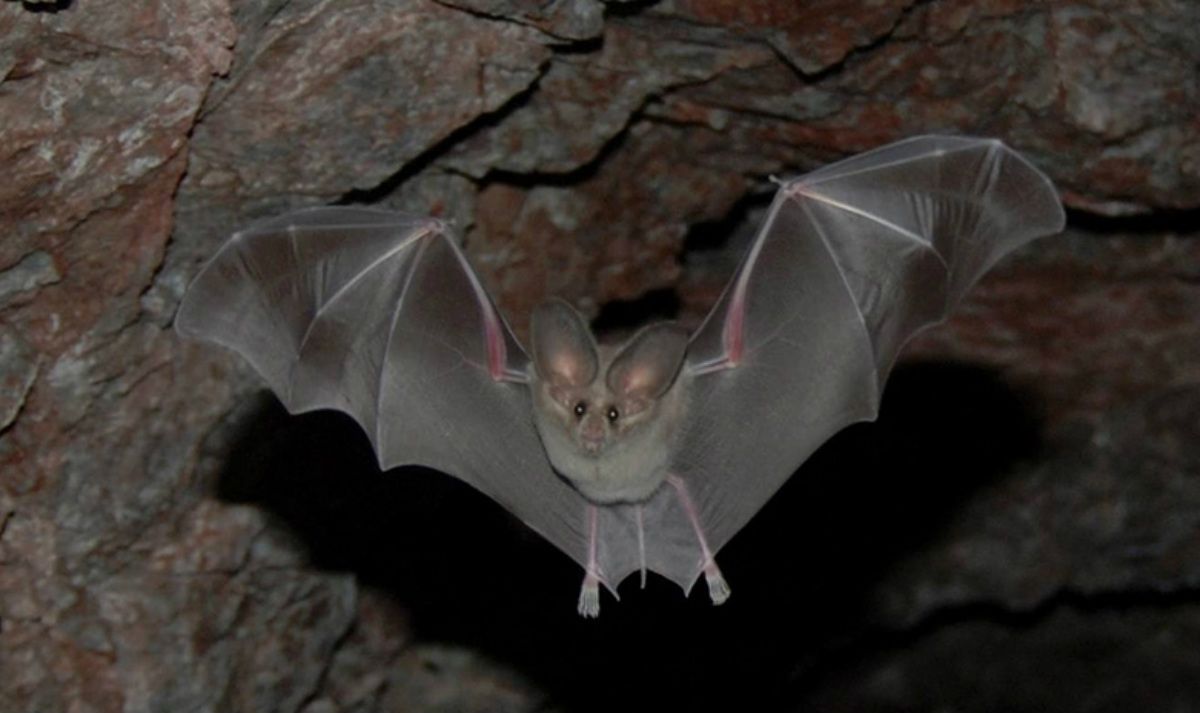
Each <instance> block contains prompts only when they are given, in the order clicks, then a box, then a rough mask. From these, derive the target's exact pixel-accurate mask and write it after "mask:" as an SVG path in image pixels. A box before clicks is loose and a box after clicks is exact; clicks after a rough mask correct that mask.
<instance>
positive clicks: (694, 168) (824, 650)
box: [0, 0, 1200, 713]
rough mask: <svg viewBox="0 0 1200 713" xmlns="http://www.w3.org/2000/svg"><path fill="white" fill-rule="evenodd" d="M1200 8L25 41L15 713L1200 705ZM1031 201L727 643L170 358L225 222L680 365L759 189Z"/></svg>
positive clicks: (355, 6) (301, 28)
mask: <svg viewBox="0 0 1200 713" xmlns="http://www.w3.org/2000/svg"><path fill="white" fill-rule="evenodd" d="M1198 22H1200V9H1198V8H1197V6H1196V5H1195V4H1194V3H1187V2H1183V1H1182V0H1175V1H1172V0H1134V1H1127V0H1120V1H1118V0H1079V1H1078V2H1070V3H1055V4H1033V5H1030V4H1028V3H1017V2H1011V0H931V1H928V2H911V1H903V0H900V1H883V2H865V1H864V2H859V3H831V2H810V3H791V2H774V1H772V0H753V1H752V2H724V1H722V0H663V1H662V2H646V3H644V2H630V3H618V2H610V3H601V2H598V1H597V0H561V1H559V2H551V3H528V2H518V1H516V0H511V1H510V0H495V1H492V0H444V1H443V2H432V1H429V0H395V1H392V2H385V1H384V0H353V1H352V2H342V1H340V0H339V1H338V2H333V1H331V0H256V1H249V2H238V3H229V2H224V1H223V0H203V1H201V2H183V0H155V1H154V2H148V3H96V2H87V1H86V0H81V1H79V2H57V3H50V2H13V1H11V0H6V1H5V2H3V3H0V160H2V161H3V164H4V165H5V167H6V169H7V172H6V181H5V182H4V184H3V186H0V215H2V216H3V225H4V226H5V227H6V230H5V234H4V237H3V240H2V241H0V690H2V691H3V692H4V696H3V697H2V698H0V711H5V712H7V711H10V710H11V711H43V710H80V711H110V710H111V711H116V710H122V711H161V710H198V711H205V710H212V711H216V710H221V711H227V710H246V711H306V712H307V713H336V712H341V711H356V712H366V711H382V710H396V709H403V710H511V711H522V710H543V711H544V710H555V709H563V710H581V709H593V708H594V709H605V710H611V709H613V708H614V707H616V708H620V709H624V708H627V707H629V706H630V705H632V702H633V701H639V702H642V703H645V704H647V705H649V704H655V703H658V704H661V705H665V706H670V707H671V708H677V707H681V706H684V705H687V704H692V705H695V706H701V707H713V706H716V705H719V704H724V705H725V707H727V708H733V709H746V708H747V707H750V708H758V709H761V708H764V707H773V708H776V709H789V710H790V709H796V710H807V709H811V708H818V709H823V710H843V709H845V710H851V709H854V710H858V709H871V710H878V709H883V710H929V709H932V708H945V709H949V708H954V709H963V710H973V709H1004V710H1027V709H1028V710H1035V709H1038V710H1040V709H1055V710H1087V711H1092V710H1131V709H1164V710H1165V709H1171V710H1187V709H1189V706H1194V705H1195V701H1196V700H1197V699H1198V698H1200V692H1198V691H1196V690H1195V681H1196V680H1198V679H1197V676H1196V674H1197V671H1196V670H1195V660H1196V659H1195V657H1194V652H1195V649H1196V637H1197V636H1198V635H1200V625H1198V623H1197V613H1196V605H1197V602H1198V601H1200V594H1198V592H1200V590H1198V589H1197V587H1198V582H1200V540H1198V539H1197V538H1198V537H1200V536H1198V535H1197V533H1198V532H1200V528H1198V527H1197V525H1198V524H1200V450H1198V445H1197V444H1198V443H1200V434H1198V433H1197V424H1198V423H1200V295H1198V294H1197V292H1198V290H1200V288H1198V277H1200V247H1198V246H1200V243H1198V240H1200V237H1198V235H1200V222H1198V221H1197V220H1196V215H1197V211H1198V210H1200V124H1197V123H1196V120H1195V117H1196V116H1197V115H1198V113H1200V112H1198V110H1200V79H1198V77H1197V74H1196V72H1195V67H1196V66H1197V64H1198V63H1200V46H1198V45H1197V44H1196V43H1195V42H1194V38H1193V36H1192V34H1193V28H1195V27H1196V26H1197V23H1198ZM933 131H959V132H969V133H977V134H993V135H999V136H1002V137H1004V138H1005V139H1006V140H1008V141H1009V142H1010V143H1011V144H1012V145H1014V146H1015V147H1017V148H1018V149H1020V150H1022V151H1023V152H1025V153H1026V154H1027V155H1029V156H1030V157H1031V158H1032V159H1033V160H1034V161H1035V162H1037V163H1038V164H1039V165H1041V166H1043V167H1044V168H1045V169H1046V170H1047V171H1048V172H1049V173H1050V174H1051V175H1052V176H1053V178H1054V179H1055V180H1056V181H1057V183H1058V184H1059V186H1060V187H1061V188H1062V191H1063V195H1064V199H1065V201H1066V203H1067V204H1068V206H1069V207H1071V208H1072V209H1073V212H1072V216H1071V217H1072V227H1071V229H1070V230H1069V232H1068V235H1066V236H1065V237H1062V238H1058V239H1054V240H1046V241H1042V242H1040V243H1035V244H1034V245H1031V246H1030V247H1029V248H1027V249H1026V250H1024V251H1022V253H1021V254H1019V255H1017V256H1015V257H1014V258H1013V259H1011V260H1008V261H1006V262H1005V263H1004V264H1003V265H1002V266H1001V267H1000V268H999V269H998V270H997V271H996V272H995V273H994V274H993V275H991V276H989V278H987V279H986V280H985V281H984V283H983V284H982V285H981V286H980V287H979V289H978V290H977V291H976V292H975V293H974V295H973V296H972V298H971V299H970V300H969V301H968V303H967V304H966V305H964V309H963V310H962V312H961V314H960V315H959V316H958V317H956V318H955V319H954V320H953V321H952V322H951V323H950V324H949V325H947V326H946V327H945V328H943V329H940V330H937V331H934V332H930V333H928V334H926V335H924V336H923V337H922V338H921V339H920V340H918V342H917V343H915V344H913V345H912V347H911V349H910V350H909V352H908V363H907V364H906V365H904V366H902V367H901V368H900V369H898V371H897V373H896V375H895V379H894V380H893V383H892V386H891V387H890V388H889V392H888V394H887V397H886V399H885V404H884V411H883V414H882V416H881V419H880V421H879V423H878V424H875V425H868V426H860V427H855V428H852V429H849V430H848V431H847V432H846V433H845V434H843V435H841V436H839V437H837V438H835V439H834V441H833V442H831V443H830V445H829V446H828V447H827V448H825V449H823V450H822V451H821V452H820V453H819V454H818V455H817V457H816V458H814V459H813V460H812V462H810V463H809V464H808V465H806V466H805V467H804V468H802V470H801V472H800V474H799V476H798V477H796V478H793V479H792V481H791V482H790V483H789V484H788V485H787V486H786V487H785V488H784V489H783V490H782V491H781V492H780V494H779V495H778V496H777V497H776V498H775V499H774V500H773V501H772V502H771V503H770V504H769V505H768V506H767V508H765V509H764V511H763V512H762V514H761V515H760V516H759V517H758V518H756V520H755V521H754V522H752V523H751V525H750V526H748V527H747V528H746V530H745V531H744V532H743V533H742V534H740V535H739V536H738V537H737V538H735V540H734V541H733V542H732V543H731V544H730V546H729V547H728V548H726V550H725V551H724V552H723V553H722V556H721V559H722V563H723V566H724V568H725V570H726V574H727V575H728V576H729V578H730V580H731V582H732V583H733V586H734V589H735V591H736V593H737V594H736V596H735V597H734V598H733V599H732V600H731V602H730V603H729V604H728V605H727V606H726V607H724V608H722V609H720V610H711V609H710V608H709V607H708V605H707V602H705V601H703V596H702V595H699V594H698V595H697V596H696V597H693V598H692V599H688V600H683V599H681V598H680V597H679V595H678V592H676V591H673V590H672V589H670V588H669V587H667V586H666V585H664V584H663V583H662V582H660V581H657V580H653V579H652V580H651V582H650V586H649V588H648V589H647V590H646V591H644V592H643V591H639V590H638V589H637V588H636V586H635V585H632V584H631V583H626V585H625V586H624V587H623V588H622V590H621V591H622V595H623V597H622V602H621V603H620V604H616V603H611V602H610V603H606V605H605V616H604V618H602V619H601V620H600V621H599V622H582V621H580V620H578V618H577V617H575V615H574V612H573V601H574V594H575V591H574V590H575V588H576V586H577V584H578V576H579V575H578V572H577V571H575V569H574V567H573V566H572V565H571V564H570V563H569V562H565V561H564V560H565V558H563V557H562V556H561V555H559V554H558V553H556V552H555V551H553V549H552V548H550V547H549V546H548V545H546V544H545V543H543V542H541V541H540V540H539V539H538V538H537V537H536V536H535V535H533V534H531V533H529V532H528V531H527V530H525V529H524V528H523V527H521V526H520V525H519V524H516V523H514V522H512V521H511V519H510V518H508V517H507V516H506V515H505V514H504V513H503V512H502V511H500V509H499V508H497V507H495V506H494V505H493V504H491V503H489V502H488V501H486V499H485V498H483V497H482V496H479V495H477V494H475V493H473V492H472V491H470V490H469V489H467V488H465V487H464V486H461V484H458V483H457V482H455V481H452V480H450V479H448V478H445V477H444V476H441V475H438V474H433V473H428V472H424V471H417V470H413V471H407V472H404V473H395V474H388V475H387V476H383V475H381V474H379V473H378V472H377V471H375V470H374V467H373V464H372V458H371V456H370V454H369V453H368V452H367V450H366V446H365V439H363V438H362V437H361V435H360V434H358V432H357V429H356V427H354V426H353V425H352V424H349V423H347V422H346V421H345V420H344V419H340V418H338V417H335V416H322V415H314V416H310V417H305V418H287V417H285V416H284V415H283V414H281V413H279V411H278V407H277V406H274V405H272V403H271V401H270V400H269V399H263V398H261V397H257V398H256V397H254V396H252V395H251V394H252V392H255V391H257V390H258V388H259V384H258V382H257V380H256V379H255V378H254V377H253V375H251V374H250V373H249V372H248V371H247V369H246V368H245V366H244V365H242V364H240V363H238V362H236V361H235V360H234V359H232V358H231V357H229V356H228V355H225V354H221V353H217V352H216V351H215V350H212V349H210V348H208V347H205V346H202V345H192V344H182V343H180V342H179V341H178V340H177V339H176V338H175V337H174V336H173V334H172V333H171V332H170V331H169V325H170V322H171V318H172V315H173V312H174V309H175V307H176V305H177V303H178V299H179V296H180V295H181V294H182V292H183V289H184V287H185V285H186V284H187V280H188V279H189V278H190V277H191V275H193V274H194V273H195V270H196V269H197V268H198V265H199V262H200V261H201V260H202V259H203V258H204V257H206V256H207V255H208V254H210V253H211V252H212V251H213V250H214V249H215V247H216V246H217V245H218V244H219V243H220V241H221V240H223V239H224V237H225V236H226V235H227V234H228V233H229V231H230V230H232V229H233V228H234V227H235V226H237V225H241V224H244V223H246V222H248V221H250V220H252V219H254V218H256V217H259V216H263V215H267V214H272V213H276V212H279V211H281V210H284V209H286V208H289V207H294V206H298V205H305V204H314V203H328V202H336V201H342V202H355V203H371V204H378V205H383V206H391V207H401V208H405V209H409V210H415V211H420V212H426V213H432V214H436V215H440V216H444V217H447V218H451V219H453V220H454V221H455V223H456V224H457V225H458V226H459V228H460V230H461V232H463V234H464V235H465V239H466V246H467V250H468V252H469V255H470V257H471V259H472V260H473V261H474V262H475V264H476V265H477V267H478V269H479V271H480V272H481V274H482V275H483V279H484V280H485V281H486V282H487V284H488V285H489V287H490V288H491V289H493V290H494V292H495V294H496V295H497V297H498V301H499V302H500V304H501V305H502V307H503V308H504V309H505V311H506V313H507V314H508V315H509V316H510V317H511V318H512V321H513V323H514V324H515V325H516V326H517V328H518V330H521V329H523V328H524V315H526V314H527V313H528V308H529V307H530V306H532V305H533V304H534V303H536V302H537V301H539V300H540V299H542V298H543V297H544V296H545V295H547V294H559V295H562V296H564V297H566V298H568V299H570V300H571V301H573V302H575V303H576V304H578V305H580V306H581V307H582V308H583V309H585V310H586V311H587V312H588V313H589V314H591V315H594V316H596V317H597V320H598V322H599V323H602V324H606V325H609V326H612V327H616V328H622V327H629V326H631V325H633V324H635V323H636V322H638V321H639V320H644V319H646V318H647V317H651V316H672V315H676V316H678V317H679V318H680V319H682V320H684V321H685V322H688V323H691V324H695V323H696V322H697V321H698V320H699V319H700V318H701V317H702V315H703V313H704V310H705V309H706V308H707V307H708V305H710V304H712V301H713V300H714V299H715V297H716V294H717V293H718V291H719V290H720V289H721V287H722V285H723V283H724V280H725V279H726V278H727V277H728V275H729V273H730V271H731V270H732V268H733V265H734V264H735V263H736V260H737V256H738V248H739V247H740V246H741V245H743V244H744V241H745V240H746V239H747V236H748V234H749V232H750V231H752V229H753V225H754V222H755V220H756V218H757V217H758V216H759V215H760V214H761V211H762V208H763V206H764V204H765V200H766V199H767V198H768V197H769V189H770V186H769V184H768V183H767V181H766V180H765V179H766V177H767V176H768V175H769V174H772V173H787V172H795V171H802V170H806V169H808V168H811V167H814V166H816V165H818V164H821V163H824V162H826V161H829V160H832V159H835V158H837V157H839V156H841V155H844V154H846V153H849V152H854V151H859V150H862V149H865V148H869V147H871V146H874V145H876V144H879V143H883V142H886V141H890V140H894V139H897V138H901V137H903V136H906V135H909V134H913V133H920V132H933Z"/></svg>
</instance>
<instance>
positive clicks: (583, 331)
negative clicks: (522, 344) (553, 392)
mask: <svg viewBox="0 0 1200 713" xmlns="http://www.w3.org/2000/svg"><path fill="white" fill-rule="evenodd" d="M530 331H531V332H532V338H533V364H534V367H536V368H537V372H538V375H539V376H541V377H542V378H543V379H545V380H546V381H548V382H550V383H551V384H552V385H554V386H560V387H568V386H586V385H588V384H590V383H592V381H593V380H594V379H595V378H596V372H597V371H599V370H600V359H599V357H598V356H597V355H596V345H595V343H594V342H593V341H592V333H591V330H589V329H588V326H587V323H585V322H584V321H583V317H582V316H581V315H580V314H579V313H578V312H576V311H575V308H574V307H572V306H571V305H569V304H567V303H566V302H564V301H562V300H560V299H554V300H551V301H549V302H544V303H542V304H541V305H539V306H538V307H537V309H535V310H534V311H533V320H532V324H531V327H530Z"/></svg>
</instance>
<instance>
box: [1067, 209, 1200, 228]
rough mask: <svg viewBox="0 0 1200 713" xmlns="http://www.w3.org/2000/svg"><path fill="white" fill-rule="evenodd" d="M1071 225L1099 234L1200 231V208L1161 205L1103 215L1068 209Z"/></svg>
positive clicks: (1068, 220)
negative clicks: (1189, 208) (1126, 213)
mask: <svg viewBox="0 0 1200 713" xmlns="http://www.w3.org/2000/svg"><path fill="white" fill-rule="evenodd" d="M1067 225H1069V226H1070V227H1072V228H1076V229H1078V230H1083V231H1086V232H1088V233H1095V234H1097V235H1154V234H1158V233H1177V234H1179V235H1189V234H1194V233H1200V209H1191V210H1170V209H1160V210H1155V211H1153V212H1150V213H1139V214H1136V215H1120V216H1110V215H1100V214H1098V213H1089V212H1087V211H1083V210H1078V209H1075V208H1068V209H1067Z"/></svg>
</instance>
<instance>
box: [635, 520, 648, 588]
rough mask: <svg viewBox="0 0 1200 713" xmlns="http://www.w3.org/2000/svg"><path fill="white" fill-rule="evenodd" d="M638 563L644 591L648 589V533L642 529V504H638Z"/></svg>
mask: <svg viewBox="0 0 1200 713" xmlns="http://www.w3.org/2000/svg"><path fill="white" fill-rule="evenodd" d="M637 528H638V562H640V563H641V565H642V589H645V588H646V532H645V530H644V529H642V504H641V503H638V504H637Z"/></svg>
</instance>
